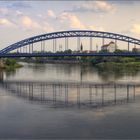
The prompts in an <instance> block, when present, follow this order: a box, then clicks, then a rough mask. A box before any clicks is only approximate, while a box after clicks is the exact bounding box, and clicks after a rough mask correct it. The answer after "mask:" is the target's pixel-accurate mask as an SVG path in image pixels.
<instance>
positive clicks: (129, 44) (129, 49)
mask: <svg viewBox="0 0 140 140" xmlns="http://www.w3.org/2000/svg"><path fill="white" fill-rule="evenodd" d="M129 50H130V43H129V41H128V51H129Z"/></svg>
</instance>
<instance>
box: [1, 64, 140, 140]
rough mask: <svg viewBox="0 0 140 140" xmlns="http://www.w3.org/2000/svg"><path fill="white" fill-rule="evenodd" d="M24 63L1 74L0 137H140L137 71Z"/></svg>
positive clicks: (139, 102) (139, 78)
mask: <svg viewBox="0 0 140 140" xmlns="http://www.w3.org/2000/svg"><path fill="white" fill-rule="evenodd" d="M22 64H23V65H24V67H22V68H20V69H17V70H15V71H12V72H3V73H2V74H1V75H2V76H1V77H2V78H3V80H1V81H2V82H1V86H0V114H1V115H0V138H3V139H4V138H12V139H14V138H15V139H20V138H22V139H35V138H36V139H37V138H38V139H41V138H42V139H43V138H60V139H62V138H63V139H69V138H72V139H79V138H81V139H82V138H84V139H87V138H102V139H104V138H107V139H109V138H110V139H128V138H129V139H132V138H140V134H139V129H140V120H139V118H140V94H139V92H140V86H139V83H140V72H139V71H138V70H134V69H133V68H132V69H131V70H128V69H123V70H122V69H121V70H116V71H114V70H110V69H109V70H108V69H107V70H106V69H104V70H100V69H98V68H95V67H93V66H85V65H83V66H82V65H79V64H32V63H29V64H27V63H22ZM106 83H108V84H107V85H106ZM115 83H117V84H115ZM120 83H121V84H120ZM126 83H127V84H126ZM134 83H137V84H138V85H137V86H136V85H135V84H134ZM129 84H130V85H129Z"/></svg>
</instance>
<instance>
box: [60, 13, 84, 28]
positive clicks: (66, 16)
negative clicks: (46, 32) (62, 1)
mask: <svg viewBox="0 0 140 140" xmlns="http://www.w3.org/2000/svg"><path fill="white" fill-rule="evenodd" d="M58 18H59V19H60V21H61V23H64V22H68V24H69V26H70V28H79V29H85V28H86V27H85V25H84V24H83V23H82V22H81V21H80V20H79V18H78V17H77V16H76V15H74V14H71V13H68V12H63V13H61V15H60V16H59V17H58Z"/></svg>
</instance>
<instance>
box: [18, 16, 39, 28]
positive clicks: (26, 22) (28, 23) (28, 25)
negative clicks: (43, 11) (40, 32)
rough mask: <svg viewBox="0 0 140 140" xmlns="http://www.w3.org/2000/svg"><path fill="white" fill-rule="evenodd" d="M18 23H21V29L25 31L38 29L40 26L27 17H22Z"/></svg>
mask: <svg viewBox="0 0 140 140" xmlns="http://www.w3.org/2000/svg"><path fill="white" fill-rule="evenodd" d="M20 23H21V25H22V27H23V28H26V29H34V28H40V25H39V24H38V23H37V22H36V21H34V20H32V19H31V18H30V17H28V16H22V17H21V20H20ZM19 25H20V24H19Z"/></svg>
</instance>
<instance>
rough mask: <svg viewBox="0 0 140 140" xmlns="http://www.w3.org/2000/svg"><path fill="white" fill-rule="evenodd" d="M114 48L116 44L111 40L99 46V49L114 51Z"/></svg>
mask: <svg viewBox="0 0 140 140" xmlns="http://www.w3.org/2000/svg"><path fill="white" fill-rule="evenodd" d="M116 48H117V46H116V44H115V43H114V42H113V41H111V42H110V43H109V44H105V45H103V46H102V47H101V50H102V51H107V52H114V51H115V50H116Z"/></svg>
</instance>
